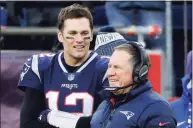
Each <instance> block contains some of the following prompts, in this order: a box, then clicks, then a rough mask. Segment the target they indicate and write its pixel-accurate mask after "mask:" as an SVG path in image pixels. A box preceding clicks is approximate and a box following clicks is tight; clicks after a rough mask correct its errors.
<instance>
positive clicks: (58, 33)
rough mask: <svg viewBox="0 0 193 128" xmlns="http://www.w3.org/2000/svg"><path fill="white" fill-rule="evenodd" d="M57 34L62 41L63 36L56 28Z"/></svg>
mask: <svg viewBox="0 0 193 128" xmlns="http://www.w3.org/2000/svg"><path fill="white" fill-rule="evenodd" d="M57 35H58V40H59V42H61V43H62V42H63V40H64V37H63V35H62V32H61V31H60V30H57Z"/></svg>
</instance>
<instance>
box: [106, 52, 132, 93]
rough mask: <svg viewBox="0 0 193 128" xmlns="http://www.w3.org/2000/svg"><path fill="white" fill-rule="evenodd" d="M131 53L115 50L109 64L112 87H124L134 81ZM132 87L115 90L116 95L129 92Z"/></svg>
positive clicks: (108, 72) (108, 74)
mask: <svg viewBox="0 0 193 128" xmlns="http://www.w3.org/2000/svg"><path fill="white" fill-rule="evenodd" d="M131 58H132V56H131V55H130V54H128V53H127V52H126V51H123V50H115V51H114V53H113V55H112V56H111V58H110V62H109V64H108V70H107V76H108V80H109V84H110V87H124V86H127V85H129V84H131V83H132V82H133V79H132V69H133V68H132V66H131V63H130V62H129V60H130V59H131ZM130 88H131V87H128V88H126V89H120V90H118V91H115V92H113V93H114V94H116V95H119V94H124V93H127V92H128V91H129V90H130Z"/></svg>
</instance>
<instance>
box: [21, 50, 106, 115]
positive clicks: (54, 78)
mask: <svg viewBox="0 0 193 128" xmlns="http://www.w3.org/2000/svg"><path fill="white" fill-rule="evenodd" d="M62 55H63V52H61V53H57V54H40V55H33V56H32V57H31V58H29V59H28V60H27V62H26V63H24V65H23V68H22V72H21V75H20V79H19V82H18V87H19V88H20V89H22V90H24V89H25V87H31V88H35V89H37V90H39V91H42V92H44V93H45V100H46V104H47V107H48V108H50V109H51V110H60V111H66V112H71V113H76V114H80V115H82V116H89V115H92V114H93V110H94V109H95V108H96V107H97V106H98V104H99V102H98V101H96V100H98V98H99V94H98V92H99V91H101V90H102V86H104V85H108V80H107V79H106V70H107V65H108V62H109V58H107V57H103V56H99V55H98V54H97V53H94V52H91V53H90V56H89V58H88V59H87V61H86V62H85V63H83V64H82V65H81V66H79V67H78V68H77V69H76V70H75V71H74V72H68V71H67V69H66V67H65V66H64V64H63V63H62ZM96 103H97V104H96Z"/></svg>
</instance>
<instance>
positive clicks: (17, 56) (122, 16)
mask: <svg viewBox="0 0 193 128" xmlns="http://www.w3.org/2000/svg"><path fill="white" fill-rule="evenodd" d="M73 3H75V2H72V1H71V2H69V1H49V2H44V1H36V2H35V1H34V2H33V1H26V2H22V1H18V2H14V1H9V2H5V1H0V25H1V34H0V46H1V85H0V87H1V89H0V98H1V127H2V128H11V127H13V126H14V127H15V128H19V111H20V107H21V103H22V99H23V92H21V91H20V90H18V89H17V87H16V86H17V81H18V79H19V75H20V71H21V67H22V65H23V63H24V62H25V61H26V59H27V58H28V57H30V56H31V55H33V54H38V53H42V52H57V51H58V50H61V49H62V46H61V45H60V43H59V42H58V39H57V36H56V23H57V16H58V13H59V11H60V9H61V8H63V7H65V6H68V5H71V4H73ZM76 3H80V4H83V5H85V6H87V7H88V8H89V9H90V10H91V12H92V14H93V18H94V39H95V37H96V33H97V31H98V30H99V28H100V27H101V26H105V25H112V26H114V27H115V28H116V30H117V31H118V32H120V33H121V34H122V35H123V36H124V37H125V38H126V39H127V40H135V41H139V42H141V43H142V44H143V45H145V47H146V49H147V52H148V54H149V55H150V59H151V62H152V67H151V69H150V73H149V78H150V80H151V82H152V84H153V89H154V90H155V91H157V92H158V93H160V94H161V95H163V96H164V97H165V98H166V99H167V100H168V101H172V100H175V99H177V98H178V97H180V96H181V94H182V83H181V78H182V77H183V76H184V75H185V73H186V70H185V66H186V56H187V53H188V52H189V51H190V50H192V2H191V1H175V2H164V1H162V2H161V1H158V2H148V1H147V2H140V1H127V2H126V1H125V2H110V1H92V2H89V1H78V2H76ZM94 41H95V40H93V42H92V43H91V47H90V50H93V48H94Z"/></svg>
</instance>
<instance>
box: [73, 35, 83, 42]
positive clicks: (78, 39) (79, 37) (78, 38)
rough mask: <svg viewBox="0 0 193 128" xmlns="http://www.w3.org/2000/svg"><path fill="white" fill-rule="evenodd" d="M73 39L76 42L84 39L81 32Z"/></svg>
mask: <svg viewBox="0 0 193 128" xmlns="http://www.w3.org/2000/svg"><path fill="white" fill-rule="evenodd" d="M75 39H76V42H77V43H82V42H83V41H84V37H83V36H82V35H81V34H77V35H76V38H75Z"/></svg>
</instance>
